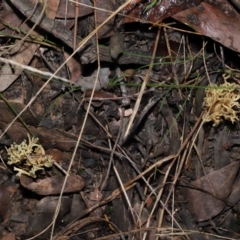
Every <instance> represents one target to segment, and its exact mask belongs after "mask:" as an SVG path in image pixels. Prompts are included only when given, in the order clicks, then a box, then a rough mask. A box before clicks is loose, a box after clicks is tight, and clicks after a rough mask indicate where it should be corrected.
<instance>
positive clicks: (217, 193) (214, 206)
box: [182, 162, 240, 222]
mask: <svg viewBox="0 0 240 240" xmlns="http://www.w3.org/2000/svg"><path fill="white" fill-rule="evenodd" d="M239 165H240V163H239V162H234V163H231V164H229V165H228V166H226V167H223V168H221V169H219V170H217V171H214V172H212V173H209V174H207V175H206V176H204V177H201V178H199V179H197V180H195V181H193V182H191V186H192V187H191V188H184V189H183V190H182V195H183V196H184V198H185V199H186V200H187V202H188V209H189V211H190V212H191V214H192V215H193V216H194V219H195V220H196V221H197V222H200V221H205V220H208V219H210V218H212V217H214V216H216V215H218V214H219V213H220V212H221V211H222V210H223V208H224V207H225V205H226V202H225V200H226V198H227V197H228V196H229V194H230V192H231V189H232V185H233V182H234V180H235V177H236V174H237V172H238V169H239ZM194 187H196V188H197V189H198V190H197V189H194Z"/></svg>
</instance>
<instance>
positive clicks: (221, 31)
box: [172, 0, 240, 52]
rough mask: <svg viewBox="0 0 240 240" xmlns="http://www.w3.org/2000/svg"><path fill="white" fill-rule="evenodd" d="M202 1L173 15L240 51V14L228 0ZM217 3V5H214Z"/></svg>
mask: <svg viewBox="0 0 240 240" xmlns="http://www.w3.org/2000/svg"><path fill="white" fill-rule="evenodd" d="M211 2H212V4H209V3H206V2H202V3H201V4H199V5H198V6H197V7H193V8H190V9H187V10H185V11H182V12H180V13H178V14H175V15H173V16H172V17H173V18H175V19H176V20H178V21H181V22H182V23H185V24H186V25H188V26H190V27H191V28H193V29H194V30H195V31H196V32H198V33H201V34H203V35H205V36H207V37H210V38H212V39H213V40H215V41H217V42H219V43H221V44H222V45H224V46H225V47H228V48H230V49H232V50H233V51H238V52H240V41H239V31H240V24H239V23H240V16H239V13H237V12H236V10H235V9H234V8H233V7H232V6H231V4H230V3H229V2H228V1H226V0H221V1H217V3H214V2H215V1H211ZM214 4H215V5H214Z"/></svg>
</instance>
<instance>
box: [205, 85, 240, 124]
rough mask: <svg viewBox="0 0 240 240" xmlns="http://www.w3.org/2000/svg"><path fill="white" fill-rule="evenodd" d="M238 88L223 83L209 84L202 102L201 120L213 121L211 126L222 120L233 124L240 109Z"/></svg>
mask: <svg viewBox="0 0 240 240" xmlns="http://www.w3.org/2000/svg"><path fill="white" fill-rule="evenodd" d="M238 88H239V86H238V85H237V84H235V83H229V82H225V83H224V84H221V85H215V84H211V85H210V86H209V88H207V89H206V90H205V92H206V97H205V98H204V102H203V110H204V115H203V120H204V121H205V122H210V121H213V126H218V124H219V123H220V122H221V121H222V120H223V119H225V120H227V121H230V122H231V123H234V122H236V121H237V120H238V116H237V111H238V110H239V108H240V104H239V102H238V101H239V99H240V93H239V90H238Z"/></svg>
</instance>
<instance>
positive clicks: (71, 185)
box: [20, 175, 85, 196]
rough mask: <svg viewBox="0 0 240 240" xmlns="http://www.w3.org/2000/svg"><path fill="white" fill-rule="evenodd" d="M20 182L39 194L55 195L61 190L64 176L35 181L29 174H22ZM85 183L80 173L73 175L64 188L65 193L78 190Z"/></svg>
mask: <svg viewBox="0 0 240 240" xmlns="http://www.w3.org/2000/svg"><path fill="white" fill-rule="evenodd" d="M20 182H21V184H22V186H24V187H25V188H27V189H29V190H31V191H33V192H35V193H37V194H39V195H45V196H47V195H55V194H59V193H60V192H61V189H62V186H63V182H64V177H62V176H53V177H49V178H45V179H41V180H38V181H37V182H34V181H33V180H32V179H31V178H29V177H28V176H25V175H22V176H21V177H20ZM84 185H85V183H84V180H83V179H82V177H80V176H79V175H71V176H69V177H68V179H67V183H66V187H65V188H64V191H63V192H64V193H71V192H78V191H80V190H82V189H83V187H84Z"/></svg>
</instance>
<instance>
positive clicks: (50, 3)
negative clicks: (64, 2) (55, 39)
mask: <svg viewBox="0 0 240 240" xmlns="http://www.w3.org/2000/svg"><path fill="white" fill-rule="evenodd" d="M59 3H60V0H47V6H46V16H47V17H48V18H50V19H52V20H54V19H55V17H56V14H57V10H58V6H59Z"/></svg>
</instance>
